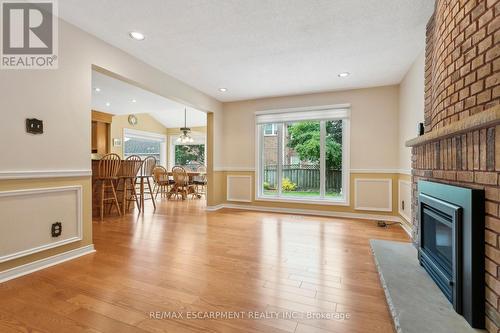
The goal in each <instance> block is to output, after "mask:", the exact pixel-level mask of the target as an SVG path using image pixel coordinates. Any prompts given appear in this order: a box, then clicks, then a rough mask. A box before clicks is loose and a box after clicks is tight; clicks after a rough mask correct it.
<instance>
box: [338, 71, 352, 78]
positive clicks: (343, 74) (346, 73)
mask: <svg viewBox="0 0 500 333" xmlns="http://www.w3.org/2000/svg"><path fill="white" fill-rule="evenodd" d="M349 75H351V73H349V72H343V73H340V74H339V75H338V77H348V76H349Z"/></svg>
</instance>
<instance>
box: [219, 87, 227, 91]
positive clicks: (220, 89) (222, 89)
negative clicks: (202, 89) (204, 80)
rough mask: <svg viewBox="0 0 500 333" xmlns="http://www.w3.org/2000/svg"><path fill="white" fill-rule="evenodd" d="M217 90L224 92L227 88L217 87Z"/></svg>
mask: <svg viewBox="0 0 500 333" xmlns="http://www.w3.org/2000/svg"><path fill="white" fill-rule="evenodd" d="M219 91H220V92H226V91H227V88H219Z"/></svg>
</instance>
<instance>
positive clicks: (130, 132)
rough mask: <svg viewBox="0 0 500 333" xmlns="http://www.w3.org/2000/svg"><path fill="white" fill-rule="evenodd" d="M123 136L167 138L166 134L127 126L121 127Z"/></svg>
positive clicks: (164, 139) (150, 138)
mask: <svg viewBox="0 0 500 333" xmlns="http://www.w3.org/2000/svg"><path fill="white" fill-rule="evenodd" d="M125 136H134V137H139V138H143V139H149V140H152V139H159V140H162V141H166V140H167V136H166V135H165V134H160V133H157V132H149V131H140V130H136V129H132V128H127V127H125V128H124V129H123V137H125Z"/></svg>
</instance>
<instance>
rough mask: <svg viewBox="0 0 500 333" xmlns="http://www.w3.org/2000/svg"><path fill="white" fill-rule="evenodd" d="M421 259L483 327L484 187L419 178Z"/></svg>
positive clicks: (456, 303)
mask: <svg viewBox="0 0 500 333" xmlns="http://www.w3.org/2000/svg"><path fill="white" fill-rule="evenodd" d="M417 214H418V221H419V230H418V232H419V233H418V235H419V237H418V257H419V261H420V264H421V265H422V266H423V267H424V268H425V270H426V271H427V272H428V273H429V276H430V277H431V278H432V279H433V280H434V281H435V282H436V285H437V286H438V287H439V288H440V289H441V291H442V292H443V294H444V295H445V296H446V298H448V300H449V301H450V302H451V304H453V308H454V309H455V311H456V312H457V313H459V314H461V315H462V316H463V317H464V318H465V319H466V320H467V322H468V323H469V324H470V325H471V326H472V327H474V328H484V316H485V315H484V309H485V298H484V289H485V288H484V274H485V271H484V191H482V190H478V189H469V188H465V187H459V186H452V185H447V184H441V183H435V182H429V181H419V182H418V212H417Z"/></svg>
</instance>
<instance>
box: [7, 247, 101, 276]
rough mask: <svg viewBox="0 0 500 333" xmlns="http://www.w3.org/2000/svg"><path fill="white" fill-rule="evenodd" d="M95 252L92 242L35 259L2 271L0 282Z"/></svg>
mask: <svg viewBox="0 0 500 333" xmlns="http://www.w3.org/2000/svg"><path fill="white" fill-rule="evenodd" d="M94 252H95V249H94V245H93V244H91V245H87V246H83V247H80V248H77V249H74V250H70V251H67V252H64V253H60V254H56V255H54V256H51V257H48V258H44V259H40V260H37V261H33V262H30V263H28V264H24V265H21V266H18V267H14V268H11V269H8V270H5V271H2V272H0V283H2V282H5V281H8V280H12V279H15V278H18V277H20V276H23V275H27V274H30V273H33V272H36V271H39V270H42V269H44V268H47V267H50V266H54V265H57V264H60V263H63V262H65V261H69V260H72V259H75V258H78V257H81V256H84V255H86V254H90V253H94Z"/></svg>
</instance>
